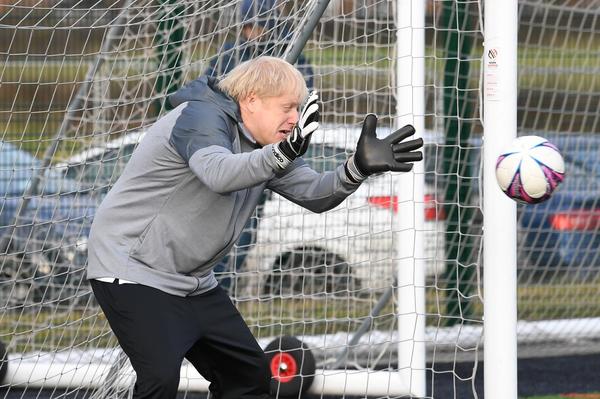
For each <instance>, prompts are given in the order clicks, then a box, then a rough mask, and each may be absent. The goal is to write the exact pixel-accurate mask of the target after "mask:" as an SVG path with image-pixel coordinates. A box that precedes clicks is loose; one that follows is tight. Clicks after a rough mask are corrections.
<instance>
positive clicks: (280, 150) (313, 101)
mask: <svg viewBox="0 0 600 399" xmlns="http://www.w3.org/2000/svg"><path fill="white" fill-rule="evenodd" d="M318 128H319V95H318V94H317V92H316V91H311V92H310V93H309V95H308V97H307V99H306V101H305V102H304V105H303V107H302V111H301V112H300V116H299V118H298V123H297V124H296V126H294V128H293V129H292V132H291V133H290V135H289V136H288V137H287V138H286V139H285V140H283V141H281V142H279V143H277V144H275V145H274V146H273V155H275V159H276V160H277V164H278V165H279V167H280V168H281V169H285V168H286V167H287V166H288V165H289V164H290V163H291V162H292V161H293V160H294V159H296V158H298V157H301V156H302V155H304V153H305V152H306V150H307V149H308V145H309V144H310V137H311V135H312V134H313V133H314V132H315V130H317V129H318Z"/></svg>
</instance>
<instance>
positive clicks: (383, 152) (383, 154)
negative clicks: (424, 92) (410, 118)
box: [346, 114, 423, 183]
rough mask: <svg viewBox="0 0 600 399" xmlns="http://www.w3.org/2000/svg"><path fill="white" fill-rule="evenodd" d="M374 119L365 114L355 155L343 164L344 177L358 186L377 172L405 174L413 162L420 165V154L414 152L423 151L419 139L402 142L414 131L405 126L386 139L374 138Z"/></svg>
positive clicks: (374, 117)
mask: <svg viewBox="0 0 600 399" xmlns="http://www.w3.org/2000/svg"><path fill="white" fill-rule="evenodd" d="M376 131H377V116H375V115H374V114H369V115H367V116H366V117H365V121H364V122H363V127H362V131H361V132H360V138H359V139H358V144H357V145H356V152H355V153H354V154H353V155H351V156H350V158H349V159H348V161H346V176H348V178H349V179H350V180H351V181H353V182H355V183H360V182H361V181H363V180H365V179H366V178H367V177H368V176H370V175H372V174H374V173H380V172H388V171H392V172H408V171H410V170H411V169H412V168H413V162H417V161H421V160H422V159H423V153H422V152H421V151H415V150H417V149H419V148H421V147H423V139H421V138H418V139H414V140H410V141H406V142H402V141H403V140H405V139H406V138H408V137H410V136H412V135H413V134H415V128H414V127H412V126H411V125H406V126H404V127H402V128H400V129H399V130H396V131H395V132H394V133H392V134H390V135H389V136H387V137H386V138H384V139H382V140H380V139H378V138H377V133H376Z"/></svg>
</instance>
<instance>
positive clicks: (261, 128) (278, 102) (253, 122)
mask: <svg viewBox="0 0 600 399" xmlns="http://www.w3.org/2000/svg"><path fill="white" fill-rule="evenodd" d="M298 105H299V104H298V98H297V96H296V95H295V94H291V93H288V94H284V95H281V96H278V97H263V98H259V97H257V96H255V95H253V94H251V95H250V96H249V97H248V98H246V99H244V100H242V101H240V108H241V111H242V121H243V122H244V126H245V127H246V129H248V131H249V132H250V134H252V137H254V140H256V142H257V143H258V144H260V145H262V146H265V145H267V144H274V143H278V142H280V141H282V140H284V139H285V138H286V137H287V136H288V135H289V134H290V133H291V131H292V128H293V127H294V125H296V124H297V123H298Z"/></svg>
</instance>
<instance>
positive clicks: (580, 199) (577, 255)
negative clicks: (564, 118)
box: [519, 135, 600, 277]
mask: <svg viewBox="0 0 600 399" xmlns="http://www.w3.org/2000/svg"><path fill="white" fill-rule="evenodd" d="M545 137H546V138H547V139H548V140H549V141H551V142H552V143H554V144H555V145H556V146H558V148H559V149H560V151H561V153H562V155H563V157H564V160H565V169H566V176H565V180H564V182H563V183H562V184H561V186H559V188H558V189H557V191H556V192H555V193H554V194H553V195H552V197H550V199H548V200H547V201H546V202H542V203H541V204H537V205H525V206H522V207H521V209H520V213H519V229H520V234H521V237H522V239H521V240H520V241H519V243H520V244H519V245H520V246H521V247H520V250H521V251H522V253H523V254H524V255H525V256H527V263H528V265H529V267H530V268H532V269H536V270H543V269H544V268H546V267H548V268H555V269H556V268H568V269H567V270H569V272H573V273H577V274H578V275H580V276H581V277H586V276H588V275H590V272H591V271H594V270H595V271H599V270H600V256H599V255H598V254H599V253H600V251H599V250H598V248H600V157H599V155H600V137H598V136H592V135H555V136H551V135H545Z"/></svg>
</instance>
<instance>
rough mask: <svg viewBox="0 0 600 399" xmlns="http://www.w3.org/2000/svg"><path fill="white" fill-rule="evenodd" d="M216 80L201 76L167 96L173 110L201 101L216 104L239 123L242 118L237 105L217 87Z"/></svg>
mask: <svg viewBox="0 0 600 399" xmlns="http://www.w3.org/2000/svg"><path fill="white" fill-rule="evenodd" d="M217 83H218V80H217V79H216V78H213V77H209V76H206V75H204V76H201V77H199V78H198V79H196V80H193V81H191V82H190V83H188V84H186V85H185V86H183V87H182V88H181V89H179V90H178V91H176V92H175V93H173V94H171V95H170V96H169V98H168V99H169V103H170V104H171V106H172V107H173V108H175V107H177V106H178V105H180V104H183V103H185V102H188V101H203V102H210V103H213V104H216V105H217V106H218V107H219V108H220V109H222V110H223V111H224V112H225V113H226V114H227V115H228V116H230V117H231V118H232V119H234V120H236V121H241V120H242V116H241V113H240V107H239V105H238V103H237V102H236V101H235V100H234V99H233V98H232V97H230V96H228V95H227V94H225V93H224V92H222V91H221V90H220V89H219V88H218V87H217Z"/></svg>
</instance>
